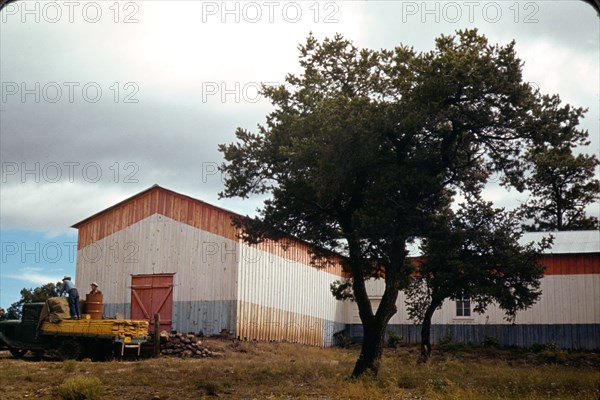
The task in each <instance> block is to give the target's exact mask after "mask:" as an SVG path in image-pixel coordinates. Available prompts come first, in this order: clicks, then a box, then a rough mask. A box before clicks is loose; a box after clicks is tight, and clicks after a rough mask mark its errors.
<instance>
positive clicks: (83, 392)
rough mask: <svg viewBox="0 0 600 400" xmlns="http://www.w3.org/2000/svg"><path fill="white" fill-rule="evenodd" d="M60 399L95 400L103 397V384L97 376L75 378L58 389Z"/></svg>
mask: <svg viewBox="0 0 600 400" xmlns="http://www.w3.org/2000/svg"><path fill="white" fill-rule="evenodd" d="M57 394H58V398H59V399H62V400H95V399H100V398H101V396H102V382H100V379H98V378H96V377H95V376H81V375H78V376H74V377H71V378H68V379H66V380H65V381H64V382H63V383H62V384H61V385H60V386H59V387H58V393H57Z"/></svg>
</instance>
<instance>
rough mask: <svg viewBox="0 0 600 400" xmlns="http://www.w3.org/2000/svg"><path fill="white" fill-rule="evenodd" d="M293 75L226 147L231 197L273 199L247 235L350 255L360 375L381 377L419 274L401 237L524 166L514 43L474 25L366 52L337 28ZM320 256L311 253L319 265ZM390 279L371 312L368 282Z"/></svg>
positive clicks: (525, 109) (526, 103)
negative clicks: (401, 301)
mask: <svg viewBox="0 0 600 400" xmlns="http://www.w3.org/2000/svg"><path fill="white" fill-rule="evenodd" d="M299 51H300V67H301V69H302V72H301V73H300V74H298V75H293V74H289V75H287V76H286V79H285V81H286V84H285V85H280V86H276V87H264V88H263V94H264V95H265V96H266V97H267V98H268V99H270V101H271V102H272V104H273V106H274V111H273V112H271V113H270V114H269V115H268V116H267V121H266V124H265V125H259V126H258V130H257V132H256V133H253V132H250V131H248V130H246V129H242V128H238V130H237V131H236V136H237V142H235V143H231V144H226V145H221V146H220V151H222V152H223V154H224V158H225V162H224V163H223V164H222V166H221V170H222V171H223V172H224V173H225V176H226V178H225V190H224V192H223V193H222V194H221V195H222V196H225V197H234V196H240V197H249V196H251V195H256V194H262V195H268V200H266V201H265V202H264V206H263V207H262V208H261V210H260V213H259V216H258V217H257V218H254V219H249V218H248V219H243V220H238V221H237V222H236V223H237V224H238V225H239V226H241V227H243V228H244V235H243V237H244V239H245V240H247V241H248V242H256V241H260V240H262V239H264V238H275V239H276V238H278V237H281V236H282V235H284V234H286V235H295V236H297V237H299V238H302V239H304V240H306V241H308V242H311V243H314V244H315V245H317V246H319V247H321V248H324V249H328V250H335V251H339V252H341V253H343V254H345V255H346V256H347V257H346V261H345V263H346V265H345V268H346V270H347V271H348V273H349V274H350V276H351V279H350V284H351V290H352V294H353V297H354V300H355V301H356V304H357V306H358V310H359V315H360V318H361V321H362V325H363V331H364V340H363V344H362V349H361V353H360V356H359V359H358V360H357V362H356V365H355V368H354V371H353V373H352V376H354V377H357V376H359V375H361V374H363V373H365V372H371V373H372V374H377V371H378V368H379V361H380V359H381V354H382V350H383V344H384V338H385V330H386V326H387V324H388V322H389V320H390V318H391V317H392V316H393V315H394V314H395V313H396V301H397V298H398V292H399V290H402V289H404V288H405V287H406V285H407V283H408V281H409V279H408V278H409V277H410V276H411V273H412V269H411V267H410V265H409V263H407V262H406V256H407V251H406V243H407V241H410V240H412V239H414V238H415V237H420V236H423V235H424V234H425V233H426V232H427V230H428V228H429V224H430V223H431V215H433V214H434V213H435V212H436V210H439V209H441V208H443V207H447V206H448V205H450V204H451V203H452V201H453V198H454V196H455V193H456V191H457V190H461V191H463V192H464V193H475V192H478V191H480V190H481V188H482V187H483V186H484V185H485V183H486V182H487V180H488V178H489V177H490V176H491V174H497V173H498V174H508V175H511V174H512V175H513V176H514V174H516V173H518V171H522V169H523V166H522V161H523V158H522V156H523V150H524V149H526V148H527V146H528V144H529V142H530V140H531V135H530V130H529V129H528V126H530V124H531V119H532V113H531V109H532V108H533V107H534V105H535V104H536V103H537V102H539V98H538V97H539V96H536V93H535V92H534V91H533V90H532V88H531V87H530V85H528V84H527V83H526V82H524V81H523V78H522V75H521V67H522V63H521V61H520V60H519V59H518V58H517V56H516V54H515V49H514V42H513V43H509V44H507V45H504V46H500V45H492V44H490V43H488V40H487V39H486V38H485V36H482V35H480V34H479V33H478V32H477V31H476V30H468V31H459V32H457V34H456V35H452V36H441V37H439V38H438V39H437V40H436V45H435V49H434V50H432V51H429V52H423V53H417V52H415V51H414V50H413V49H412V48H409V47H405V46H398V47H396V48H395V49H393V50H379V51H376V50H370V49H358V48H357V47H356V46H354V45H353V44H352V43H351V42H350V41H348V40H346V39H344V38H343V37H341V36H339V35H337V36H335V37H334V38H332V39H325V40H323V41H322V42H319V41H318V40H316V39H315V38H314V37H313V36H309V37H308V39H307V41H306V43H305V44H304V45H300V46H299ZM320 255H321V254H315V260H317V261H318V260H319V256H320ZM373 277H376V278H381V279H384V280H385V291H384V293H383V296H382V298H381V302H380V305H379V307H378V308H377V309H376V310H374V309H372V307H371V302H370V301H369V297H368V293H367V290H366V287H365V280H367V279H370V278H373Z"/></svg>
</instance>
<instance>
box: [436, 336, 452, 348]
mask: <svg viewBox="0 0 600 400" xmlns="http://www.w3.org/2000/svg"><path fill="white" fill-rule="evenodd" d="M451 344H452V336H450V335H444V336H442V337H441V338H440V340H438V345H440V347H448V346H450V345H451Z"/></svg>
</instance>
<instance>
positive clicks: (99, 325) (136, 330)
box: [40, 319, 148, 337]
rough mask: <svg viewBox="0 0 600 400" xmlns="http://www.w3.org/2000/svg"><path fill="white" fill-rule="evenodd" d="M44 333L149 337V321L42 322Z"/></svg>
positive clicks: (93, 320)
mask: <svg viewBox="0 0 600 400" xmlns="http://www.w3.org/2000/svg"><path fill="white" fill-rule="evenodd" d="M40 330H41V331H42V332H43V333H55V334H62V335H66V334H76V335H86V336H88V335H89V336H97V335H102V336H115V337H135V336H148V321H131V320H123V319H79V320H69V319H67V320H62V321H60V322H58V323H52V322H48V321H44V322H42V325H41V327H40Z"/></svg>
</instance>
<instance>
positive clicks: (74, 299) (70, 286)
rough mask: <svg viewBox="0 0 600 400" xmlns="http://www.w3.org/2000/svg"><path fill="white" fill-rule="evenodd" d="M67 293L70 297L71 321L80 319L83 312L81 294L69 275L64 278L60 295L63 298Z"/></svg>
mask: <svg viewBox="0 0 600 400" xmlns="http://www.w3.org/2000/svg"><path fill="white" fill-rule="evenodd" d="M65 292H66V293H67V294H68V295H69V313H70V314H71V319H79V318H80V316H81V312H80V311H79V292H78V291H77V288H76V287H75V284H74V283H73V282H71V277H70V276H68V275H65V277H64V278H63V284H62V288H61V289H60V293H59V294H60V295H61V296H62V294H63V293H65Z"/></svg>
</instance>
